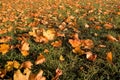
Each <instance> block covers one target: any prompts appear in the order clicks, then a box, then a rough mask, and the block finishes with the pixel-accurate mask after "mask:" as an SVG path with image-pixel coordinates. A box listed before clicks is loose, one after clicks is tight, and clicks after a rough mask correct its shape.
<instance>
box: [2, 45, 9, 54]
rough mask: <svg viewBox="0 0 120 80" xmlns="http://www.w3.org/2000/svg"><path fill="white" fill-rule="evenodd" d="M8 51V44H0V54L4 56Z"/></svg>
mask: <svg viewBox="0 0 120 80" xmlns="http://www.w3.org/2000/svg"><path fill="white" fill-rule="evenodd" d="M9 49H10V46H9V45H8V44H1V45H0V52H2V55H5V54H6V53H7V52H8V51H9Z"/></svg>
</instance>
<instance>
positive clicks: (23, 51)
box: [21, 50, 29, 56]
mask: <svg viewBox="0 0 120 80" xmlns="http://www.w3.org/2000/svg"><path fill="white" fill-rule="evenodd" d="M21 53H22V55H23V56H28V55H29V52H28V51H26V50H22V51H21Z"/></svg>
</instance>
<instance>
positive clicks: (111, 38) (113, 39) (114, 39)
mask: <svg viewBox="0 0 120 80" xmlns="http://www.w3.org/2000/svg"><path fill="white" fill-rule="evenodd" d="M107 39H108V40H109V41H113V42H114V41H118V40H117V39H116V38H115V37H113V36H112V35H110V34H108V35H107Z"/></svg>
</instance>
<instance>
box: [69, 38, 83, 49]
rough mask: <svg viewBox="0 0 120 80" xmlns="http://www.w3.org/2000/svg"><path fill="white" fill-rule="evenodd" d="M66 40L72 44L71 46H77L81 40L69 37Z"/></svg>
mask: <svg viewBox="0 0 120 80" xmlns="http://www.w3.org/2000/svg"><path fill="white" fill-rule="evenodd" d="M68 42H69V43H70V44H71V45H72V47H73V48H75V47H78V46H80V44H81V41H80V40H78V39H69V41H68Z"/></svg>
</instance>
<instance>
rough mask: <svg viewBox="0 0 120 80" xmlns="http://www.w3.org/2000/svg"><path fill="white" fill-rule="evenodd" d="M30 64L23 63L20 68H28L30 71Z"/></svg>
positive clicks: (28, 62)
mask: <svg viewBox="0 0 120 80" xmlns="http://www.w3.org/2000/svg"><path fill="white" fill-rule="evenodd" d="M32 65H33V64H32V62H31V61H25V62H23V63H22V64H21V68H22V67H23V68H29V69H31V67H32Z"/></svg>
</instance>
